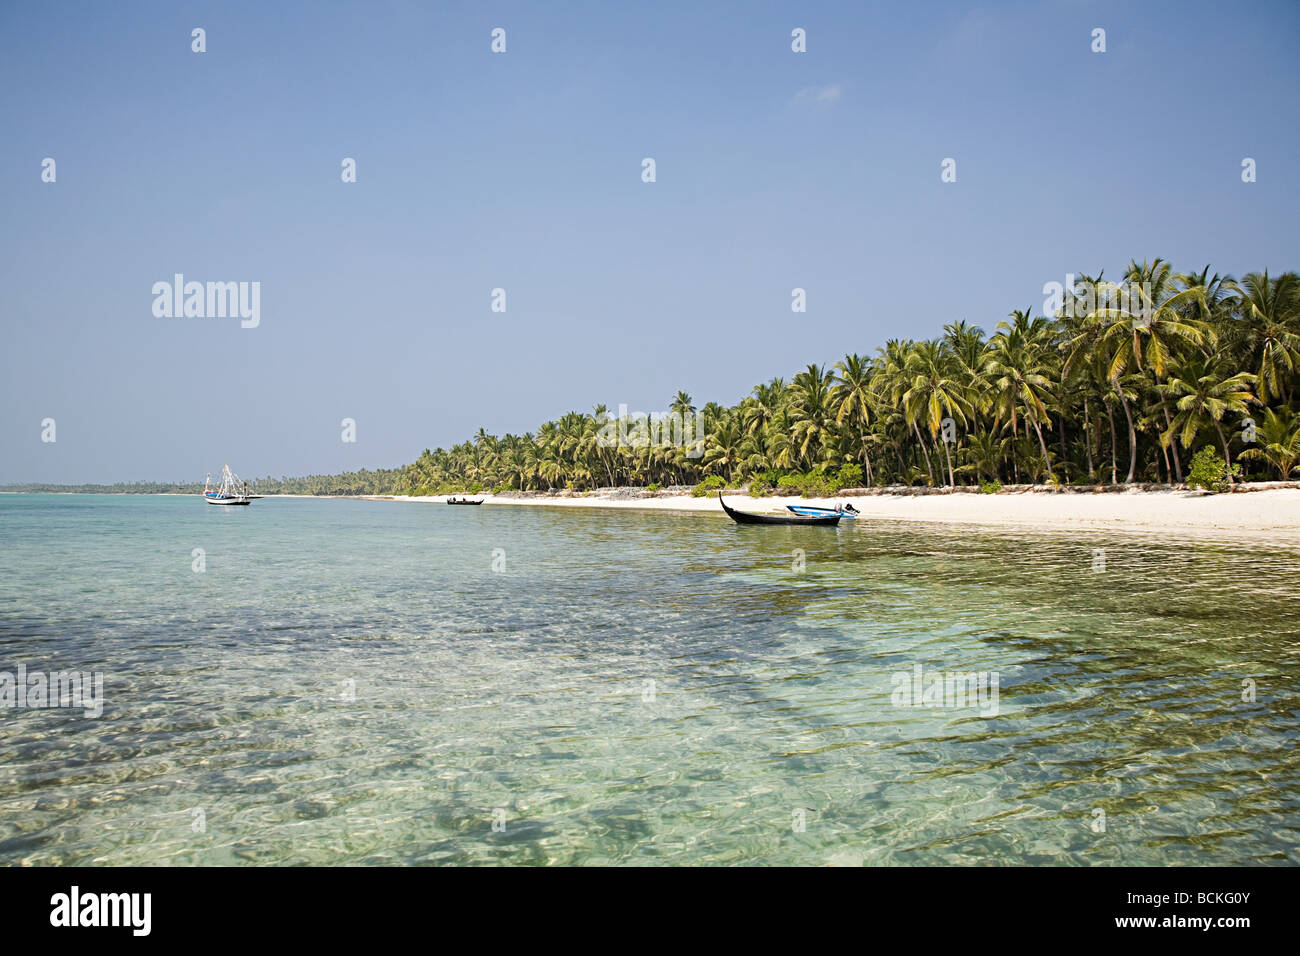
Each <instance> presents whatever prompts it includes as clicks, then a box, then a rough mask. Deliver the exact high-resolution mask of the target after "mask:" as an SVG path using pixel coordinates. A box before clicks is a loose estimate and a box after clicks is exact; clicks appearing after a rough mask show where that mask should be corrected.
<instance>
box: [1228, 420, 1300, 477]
mask: <svg viewBox="0 0 1300 956" xmlns="http://www.w3.org/2000/svg"><path fill="white" fill-rule="evenodd" d="M1255 438H1256V441H1257V442H1258V445H1256V446H1255V447H1253V448H1248V449H1246V450H1245V451H1243V452H1242V453H1241V454H1240V455H1238V456H1237V457H1238V458H1247V459H1255V460H1259V461H1263V462H1265V463H1267V464H1268V465H1269V466H1270V467H1272V468H1276V469H1277V476H1278V478H1279V480H1281V481H1286V479H1287V478H1289V477H1291V475H1292V473H1293V472H1297V471H1300V421H1297V416H1296V414H1295V413H1294V412H1293V411H1291V409H1289V408H1285V407H1284V408H1280V409H1274V408H1270V409H1266V410H1265V412H1264V421H1263V423H1262V424H1260V425H1259V427H1258V428H1257V429H1256V432H1255Z"/></svg>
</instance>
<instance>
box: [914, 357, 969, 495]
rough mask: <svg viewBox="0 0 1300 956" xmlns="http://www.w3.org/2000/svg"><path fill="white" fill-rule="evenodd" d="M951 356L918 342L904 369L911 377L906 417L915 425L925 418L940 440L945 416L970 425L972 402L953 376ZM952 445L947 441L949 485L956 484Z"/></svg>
mask: <svg viewBox="0 0 1300 956" xmlns="http://www.w3.org/2000/svg"><path fill="white" fill-rule="evenodd" d="M955 364H956V363H955V362H954V361H953V359H952V356H951V354H950V353H949V352H948V351H947V350H946V349H945V348H944V347H943V346H942V345H940V343H938V342H918V343H917V344H916V346H915V347H914V348H913V349H912V351H911V352H910V353H909V354H908V357H907V361H906V363H905V366H904V369H905V372H906V374H907V377H908V380H909V381H908V387H907V391H905V392H904V393H903V414H904V415H905V416H907V418H908V419H909V420H910V421H911V422H913V423H914V424H915V422H916V421H917V420H918V419H924V420H925V423H926V425H928V426H929V429H930V438H931V439H932V440H934V439H936V438H937V437H938V435H939V429H940V428H941V427H942V425H943V419H944V417H945V415H947V416H948V417H951V418H952V419H953V420H954V421H955V422H960V423H961V424H962V425H965V424H966V414H967V411H968V410H969V408H970V403H969V402H968V401H967V400H966V397H965V395H964V394H963V391H964V388H963V385H962V383H961V382H960V381H959V380H957V379H956V378H954V377H953V372H954V365H955ZM948 446H949V442H948V441H947V439H946V436H945V440H944V442H943V454H944V458H945V459H946V461H947V463H948V484H949V485H953V486H955V485H956V483H957V482H956V480H955V479H954V478H953V474H952V454H951V452H950V450H949V447H948Z"/></svg>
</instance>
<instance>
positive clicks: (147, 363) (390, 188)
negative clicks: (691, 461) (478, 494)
mask: <svg viewBox="0 0 1300 956" xmlns="http://www.w3.org/2000/svg"><path fill="white" fill-rule="evenodd" d="M640 7H641V9H638V10H634V9H632V5H631V4H624V3H613V2H611V3H570V4H566V3H547V4H537V3H534V4H496V3H463V4H433V3H427V4H426V3H415V2H405V3H378V4H365V5H362V4H355V5H336V4H325V3H304V4H299V5H293V4H277V5H270V4H263V3H229V2H223V3H211V4H183V3H126V4H122V5H112V6H110V5H105V4H98V3H84V4H68V3H59V2H53V3H43V4H37V5H31V4H26V5H16V4H7V5H4V6H3V7H0V124H2V128H3V130H4V135H3V149H0V223H3V227H0V263H3V266H0V270H2V271H0V277H2V278H3V282H0V322H3V332H4V339H3V345H0V355H3V358H2V359H0V371H2V373H3V380H2V381H0V447H3V449H4V453H3V455H2V456H0V482H10V481H68V482H82V481H105V482H112V481H119V480H135V479H157V480H179V479H185V480H201V479H202V477H203V475H204V474H205V473H206V472H208V471H214V470H217V469H219V468H220V466H221V465H222V464H223V463H224V462H230V464H231V465H232V466H233V467H234V468H235V469H236V470H237V471H239V472H240V473H242V474H243V475H245V476H246V477H252V476H260V475H265V474H273V475H281V474H285V475H297V474H308V473H327V472H337V471H342V470H350V469H355V468H360V467H370V468H375V467H391V466H395V465H398V464H401V463H404V462H407V461H410V460H413V459H414V458H415V457H416V456H417V455H418V454H419V452H420V451H421V449H423V448H426V447H437V446H439V445H442V446H448V445H450V444H452V443H455V442H457V441H460V440H463V439H464V438H467V437H469V436H470V435H472V434H473V432H474V431H476V430H477V428H478V427H479V426H480V425H481V426H483V427H485V428H487V430H488V431H490V432H494V433H496V434H502V433H504V432H507V431H513V432H516V433H521V432H523V431H527V430H532V429H535V428H536V427H537V425H538V424H539V423H541V422H542V421H545V420H547V419H550V418H554V417H557V416H558V415H560V414H563V413H564V412H566V411H569V410H573V409H578V410H588V411H589V410H590V409H591V406H592V405H593V404H595V403H597V402H604V403H606V404H608V405H610V406H617V405H618V404H619V403H626V404H628V405H629V406H630V407H631V408H633V409H639V410H644V411H656V410H660V409H666V408H667V406H668V403H669V401H670V399H671V397H672V395H673V394H674V393H675V392H676V390H677V389H679V388H681V389H685V390H686V391H688V392H689V393H690V394H691V395H692V396H694V398H695V399H696V401H697V402H698V403H701V404H702V403H704V402H706V401H718V402H721V403H724V404H732V403H734V402H736V401H738V400H739V399H740V398H741V397H743V396H744V395H745V394H746V393H747V392H748V391H749V390H750V388H751V387H752V386H753V385H754V384H755V383H757V382H760V381H765V380H767V379H769V378H771V377H773V376H778V375H779V376H785V377H787V378H788V377H789V376H790V375H791V374H792V373H794V372H795V371H797V370H799V369H800V368H802V367H803V366H804V365H806V364H807V363H809V362H833V361H835V360H836V359H838V358H840V357H841V356H843V355H844V353H846V352H850V351H856V352H864V353H870V352H872V351H874V349H875V348H876V346H878V345H879V344H881V343H882V342H883V341H884V340H885V339H886V338H890V337H929V336H932V335H934V334H936V333H937V332H938V331H939V329H940V328H941V327H942V325H944V324H945V323H947V322H951V321H954V320H956V319H961V318H965V319H967V320H969V321H971V322H974V323H977V324H979V325H982V326H984V327H985V328H986V329H992V328H993V327H994V326H995V325H996V324H997V322H998V321H999V320H1000V319H1002V318H1003V317H1005V315H1006V313H1007V312H1009V311H1010V310H1011V309H1012V308H1018V307H1019V308H1023V307H1026V306H1033V307H1034V308H1035V309H1038V308H1041V304H1042V301H1043V298H1044V296H1043V294H1042V291H1041V290H1042V286H1043V284H1044V283H1046V282H1050V281H1053V280H1055V281H1063V280H1064V276H1065V274H1066V273H1067V272H1071V271H1074V272H1077V271H1095V270H1099V269H1102V268H1104V269H1105V270H1106V273H1107V275H1108V276H1114V275H1115V274H1116V273H1118V272H1119V271H1120V270H1121V269H1122V268H1123V266H1124V265H1125V264H1126V263H1127V261H1128V260H1129V259H1130V258H1133V257H1137V258H1139V259H1140V258H1143V257H1148V258H1150V257H1155V256H1161V257H1163V258H1165V259H1169V260H1171V261H1172V262H1173V263H1174V264H1175V266H1177V267H1179V268H1187V269H1191V268H1197V269H1199V268H1200V267H1201V266H1203V265H1205V264H1206V263H1207V262H1208V263H1212V264H1213V265H1214V266H1215V267H1216V268H1217V269H1218V270H1219V271H1223V272H1230V273H1233V274H1236V275H1240V274H1242V273H1244V272H1246V271H1250V270H1255V269H1263V268H1268V269H1270V270H1274V271H1279V270H1283V269H1288V268H1300V255H1297V235H1298V234H1300V232H1298V230H1297V222H1298V221H1300V217H1297V212H1298V211H1300V189H1298V188H1297V183H1298V181H1300V180H1298V177H1300V143H1298V140H1300V133H1298V132H1297V127H1296V124H1295V114H1296V105H1297V96H1296V94H1297V86H1298V85H1300V58H1297V56H1296V54H1295V51H1296V48H1297V41H1298V40H1300V6H1297V5H1295V4H1293V3H1241V4H1234V5H1232V7H1231V12H1230V14H1227V13H1225V12H1223V10H1222V9H1221V8H1219V6H1218V5H1215V4H1209V3H1206V4H1201V3H1186V2H1184V3H1092V2H1082V0H1080V2H1055V3H1043V4H1019V3H1006V4H987V5H983V6H972V5H967V4H947V3H924V4H921V3H913V4H907V3H899V4H889V5H884V4H865V3H813V4H809V3H787V4H777V3H736V4H709V3H704V4H696V3H656V4H653V5H651V4H642V5H640ZM195 27H202V28H204V29H205V30H206V39H207V51H206V52H205V53H202V54H199V53H194V52H192V51H191V30H192V29H193V28H195ZM495 27H502V28H504V29H505V30H506V42H507V50H506V52H505V53H504V54H494V53H492V52H491V49H490V43H491V36H490V33H491V31H492V29H493V28H495ZM796 27H801V28H803V29H804V30H806V32H807V47H808V50H807V52H806V53H802V54H796V53H793V52H792V51H791V49H790V43H791V40H790V33H791V30H792V29H794V28H796ZM1097 27H1101V28H1103V29H1105V30H1106V45H1107V50H1106V52H1105V53H1102V54H1098V53H1093V52H1092V51H1091V49H1090V45H1091V32H1092V30H1093V29H1094V28H1097ZM45 157H52V158H54V159H55V161H56V163H57V181H56V182H54V183H43V182H42V181H41V163H42V160H43V159H44V158H45ZM344 157H352V158H354V159H355V160H356V162H357V180H358V181H357V182H356V183H346V184H345V183H343V182H341V179H340V163H341V161H342V159H343V158H344ZM644 157H653V158H654V159H655V161H656V166H657V170H656V171H657V181H656V182H654V183H644V182H642V181H641V161H642V159H643V158H644ZM947 157H952V158H954V159H955V160H956V161H957V182H955V183H941V182H940V164H941V162H942V160H943V159H945V158H947ZM1243 157H1252V158H1254V159H1255V160H1256V162H1257V164H1258V181H1257V182H1255V183H1250V184H1247V183H1243V182H1242V181H1241V161H1242V159H1243ZM178 272H179V273H183V274H184V275H185V277H186V279H187V280H197V281H209V280H211V281H249V282H252V281H257V282H260V283H261V290H262V291H261V324H260V325H259V326H258V327H257V328H255V329H244V328H241V327H240V324H239V322H238V320H232V319H206V318H205V319H200V318H157V317H155V316H154V315H153V312H152V305H153V294H152V291H151V289H152V286H153V284H154V283H155V282H158V281H160V280H164V281H170V279H171V277H172V276H173V274H175V273H178ZM795 287H801V288H804V289H805V290H806V291H807V302H808V311H807V312H806V313H805V314H802V315H796V314H793V313H792V312H791V310H790V295H791V289H793V288H795ZM494 288H504V289H505V290H506V297H507V298H506V301H507V311H506V312H505V313H504V314H500V313H493V312H492V311H491V310H490V303H491V292H492V290H493V289H494ZM47 417H48V418H53V419H55V421H56V422H57V441H56V442H55V443H53V444H50V443H43V442H42V441H41V421H42V419H44V418H47ZM344 418H352V419H355V421H356V423H357V441H356V442H355V443H345V442H343V441H341V438H340V433H341V427H340V422H341V420H342V419H344Z"/></svg>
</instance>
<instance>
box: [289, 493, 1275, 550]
mask: <svg viewBox="0 0 1300 956" xmlns="http://www.w3.org/2000/svg"><path fill="white" fill-rule="evenodd" d="M724 494H726V498H727V503H728V504H730V505H732V506H733V507H736V508H739V509H741V510H744V511H755V512H765V511H768V512H783V511H784V510H785V506H786V505H787V504H794V503H803V504H809V505H823V506H833V505H835V504H836V503H837V502H838V503H845V502H851V503H852V504H853V506H854V507H855V508H857V509H858V511H859V512H861V518H863V519H868V520H871V519H876V520H880V519H885V520H895V521H921V522H934V523H941V524H974V525H988V526H997V527H1023V528H1032V529H1038V530H1043V529H1053V530H1071V529H1076V528H1077V529H1105V530H1112V531H1137V532H1145V533H1153V532H1161V531H1169V532H1178V533H1183V532H1193V533H1194V532H1208V533H1233V534H1240V533H1247V534H1252V533H1254V534H1268V535H1270V536H1286V535H1294V536H1296V542H1297V544H1300V488H1264V489H1258V490H1251V491H1249V492H1245V491H1243V492H1236V493H1222V494H1213V495H1211V494H1204V493H1200V492H1194V491H1181V490H1161V491H1147V490H1138V489H1130V490H1124V491H1117V492H1105V493H1097V492H1087V491H1085V492H1079V491H1061V492H1054V491H1052V490H1050V489H1046V488H1044V489H1042V490H1024V491H1012V492H1006V491H1003V492H1001V493H998V494H989V495H985V494H978V493H976V492H968V491H957V492H950V493H943V494H934V493H932V494H907V493H898V494H844V495H838V496H835V497H830V498H802V497H776V496H768V497H762V498H751V497H749V496H748V495H745V494H730V493H726V492H724ZM295 497H304V496H295ZM305 497H312V496H305ZM359 497H365V498H366V500H381V501H409V502H417V503H425V504H444V503H445V502H446V500H447V497H448V496H446V495H430V496H420V497H413V496H410V495H373V496H359ZM456 497H470V498H473V499H475V500H478V499H480V498H481V499H482V500H483V507H500V506H510V505H514V506H523V507H558V508H607V509H608V508H612V509H637V510H643V511H671V512H678V513H684V512H694V513H714V514H717V515H718V517H722V512H721V509H720V508H719V507H718V500H717V494H716V493H714V494H711V495H709V496H708V497H703V498H696V497H694V496H692V495H690V494H689V493H687V494H671V495H665V494H663V493H662V492H661V493H659V496H656V497H646V498H639V497H629V496H627V495H617V494H609V493H604V494H600V493H597V494H587V495H579V494H576V493H575V494H572V495H567V496H560V495H534V496H528V497H523V496H519V497H516V496H515V495H509V494H507V495H490V494H481V495H469V496H463V495H457V496H456Z"/></svg>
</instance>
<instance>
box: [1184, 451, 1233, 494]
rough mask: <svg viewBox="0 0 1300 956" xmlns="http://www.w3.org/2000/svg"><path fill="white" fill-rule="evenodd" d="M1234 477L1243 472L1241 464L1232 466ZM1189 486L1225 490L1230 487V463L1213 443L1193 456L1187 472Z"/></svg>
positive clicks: (1208, 489)
mask: <svg viewBox="0 0 1300 956" xmlns="http://www.w3.org/2000/svg"><path fill="white" fill-rule="evenodd" d="M1232 474H1233V477H1236V476H1238V475H1240V474H1241V466H1240V465H1233V466H1232ZM1187 487H1188V488H1204V489H1205V490H1206V491H1225V490H1226V489H1227V487H1228V465H1227V462H1225V461H1224V460H1223V459H1222V458H1220V457H1219V453H1218V452H1216V451H1215V450H1214V446H1213V445H1206V446H1205V447H1204V448H1202V449H1201V450H1200V451H1198V452H1197V453H1196V454H1195V455H1194V456H1193V457H1192V467H1191V468H1190V469H1189V470H1188V472H1187Z"/></svg>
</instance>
